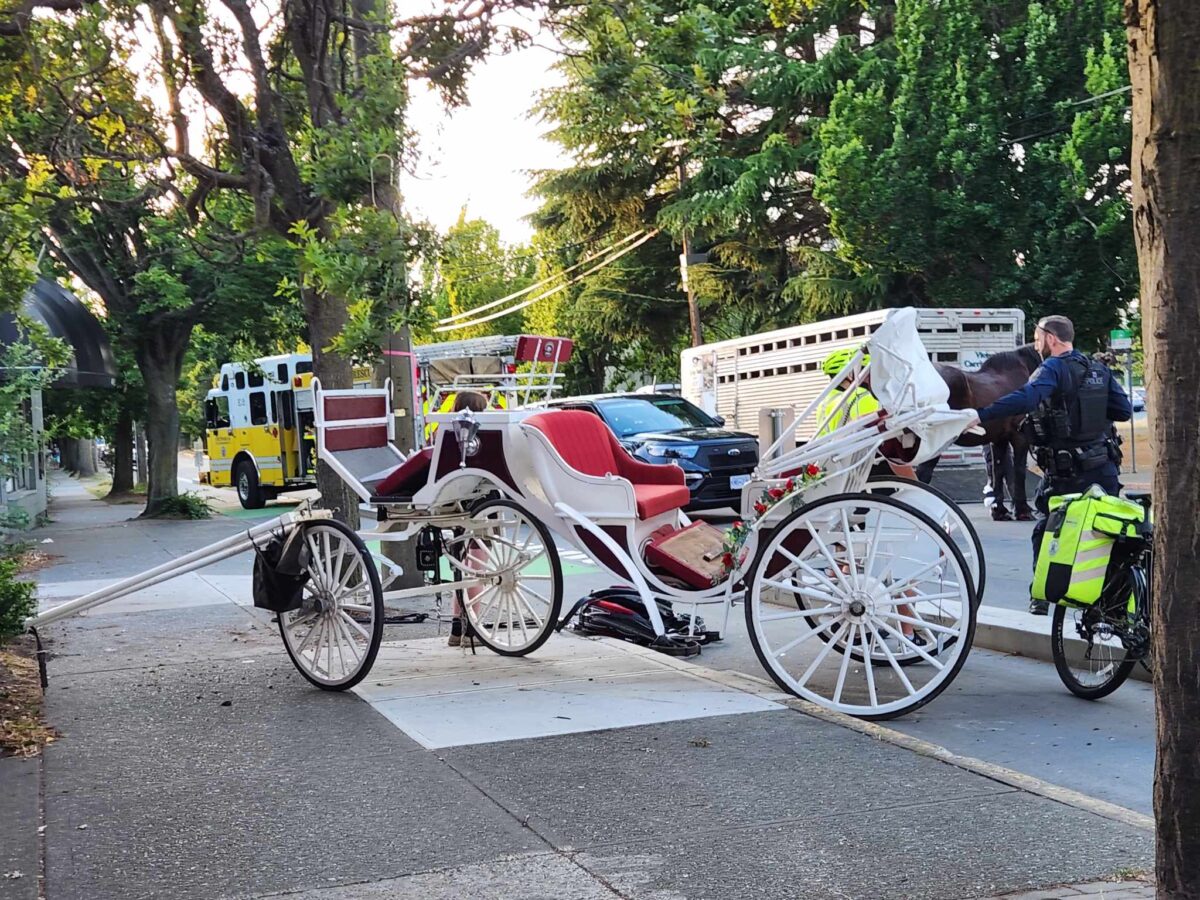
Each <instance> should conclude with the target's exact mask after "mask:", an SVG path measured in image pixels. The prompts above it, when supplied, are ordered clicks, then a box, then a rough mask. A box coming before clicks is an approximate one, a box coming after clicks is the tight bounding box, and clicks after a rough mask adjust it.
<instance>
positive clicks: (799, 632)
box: [746, 494, 976, 719]
mask: <svg viewBox="0 0 1200 900" xmlns="http://www.w3.org/2000/svg"><path fill="white" fill-rule="evenodd" d="M748 584H749V591H748V594H747V598H746V625H747V629H748V630H749V632H750V639H751V642H752V643H753V645H754V651H755V653H757V654H758V658H759V661H760V662H761V663H762V665H763V667H764V668H765V669H766V670H767V671H768V672H769V673H770V675H771V677H772V678H773V679H774V680H775V682H776V683H777V684H778V685H779V686H780V687H782V688H783V689H784V690H786V691H789V692H790V693H792V694H795V695H796V696H798V697H803V698H804V699H806V700H810V701H812V702H813V703H816V704H818V705H820V706H823V707H825V708H827V709H834V710H837V711H839V712H844V713H849V714H850V715H854V716H859V717H861V718H866V719H890V718H895V717H896V716H901V715H904V714H905V713H908V712H911V711H913V710H915V709H917V708H919V707H921V706H923V705H924V704H926V703H928V702H929V701H930V700H932V699H933V698H934V697H936V696H937V695H938V694H939V693H941V692H942V691H943V690H944V689H945V688H946V686H947V685H948V684H949V683H950V682H951V681H953V680H954V677H955V676H956V675H957V674H958V671H959V669H961V668H962V665H963V663H964V662H965V661H966V658H967V653H968V652H969V651H970V648H971V641H972V640H973V638H974V635H975V613H976V603H975V597H974V586H973V584H972V582H971V578H970V574H969V571H968V568H967V564H966V562H965V560H964V559H963V555H962V552H961V551H960V550H959V549H958V547H957V545H956V544H955V543H954V541H952V540H951V539H950V538H949V537H948V536H947V535H946V532H945V530H944V529H942V528H941V527H940V526H939V525H938V523H937V522H935V521H934V520H933V519H932V518H930V517H929V516H928V515H926V514H925V513H923V512H921V511H920V510H918V509H916V508H915V507H912V506H910V505H908V504H906V503H903V502H901V501H899V500H895V499H892V498H891V497H882V496H876V495H872V494H837V495H834V496H832V497H827V498H825V499H823V500H819V501H817V502H815V503H811V504H808V505H806V506H802V507H800V508H799V509H797V510H796V511H795V512H793V513H792V514H791V515H789V516H788V517H787V518H786V519H784V520H783V522H782V523H780V525H779V526H778V527H777V528H776V529H775V530H774V531H773V532H772V533H771V534H770V536H769V537H768V538H767V540H766V543H765V544H764V546H763V548H762V550H761V551H760V552H759V554H758V558H757V560H756V561H755V565H754V570H753V572H752V573H751V575H750V577H749V579H748ZM913 635H924V636H925V638H926V639H925V640H924V642H918V641H914V640H913ZM863 647H865V648H866V650H867V655H868V656H870V657H877V656H878V657H881V658H882V659H883V660H884V665H883V666H877V665H872V664H871V663H864V662H863V661H862V655H863V654H862V650H861V648H863ZM847 648H851V650H852V651H857V652H849V653H847V652H844V651H845V650H846V649H847ZM835 650H836V651H838V652H834V651H835ZM899 651H903V653H904V654H906V655H912V656H915V657H916V658H917V659H916V661H915V664H907V665H906V664H902V662H901V657H899V656H898V655H897V654H898V652H899ZM855 657H857V659H856V658H855Z"/></svg>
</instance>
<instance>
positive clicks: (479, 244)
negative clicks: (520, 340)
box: [421, 207, 537, 340]
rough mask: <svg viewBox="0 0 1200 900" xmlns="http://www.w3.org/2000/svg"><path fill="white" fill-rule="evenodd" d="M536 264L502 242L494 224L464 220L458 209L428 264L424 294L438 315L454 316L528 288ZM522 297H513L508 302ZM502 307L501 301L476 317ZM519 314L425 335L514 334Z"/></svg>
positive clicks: (519, 249) (518, 327)
mask: <svg viewBox="0 0 1200 900" xmlns="http://www.w3.org/2000/svg"><path fill="white" fill-rule="evenodd" d="M536 266H537V260H536V258H535V257H534V255H533V254H531V253H530V252H529V248H527V247H521V246H517V247H507V246H505V245H504V244H503V243H502V242H501V240H500V232H499V231H497V230H496V228H495V227H494V226H492V225H489V224H488V223H487V222H485V221H484V220H483V219H468V218H467V210H466V207H463V209H462V211H461V212H460V213H459V217H458V221H457V222H456V223H455V224H454V225H453V226H451V227H450V228H449V229H448V230H447V231H446V234H445V235H444V236H443V237H442V240H441V244H440V247H439V250H438V255H437V261H436V263H435V264H434V265H431V266H429V267H428V268H429V278H428V284H427V286H426V292H427V294H428V295H429V296H430V298H431V299H432V302H433V307H434V310H435V311H436V312H437V313H438V316H439V318H441V317H446V316H455V315H458V314H460V313H465V312H469V311H470V310H473V309H476V308H478V307H480V306H483V305H485V304H487V303H489V302H491V301H493V300H498V299H500V298H501V297H506V296H508V295H509V294H513V293H516V292H517V291H520V290H523V289H524V288H526V287H529V286H530V285H531V284H532V283H533V281H534V278H533V275H534V271H535V269H536ZM530 296H533V294H532V292H531V294H530ZM522 299H525V298H524V297H522V298H517V299H515V300H513V303H519V302H520V301H521V300H522ZM504 308H506V305H502V306H500V307H497V308H496V309H494V310H487V311H485V312H483V313H481V315H484V316H486V315H489V314H491V313H492V312H499V311H500V310H502V309H504ZM524 318H525V317H524V316H523V315H522V311H521V310H518V311H517V312H514V313H510V314H509V315H505V316H500V317H499V318H496V319H493V320H492V321H490V322H482V323H480V324H478V325H468V326H467V327H465V328H456V329H454V330H453V331H448V332H439V333H437V334H436V335H432V334H431V335H428V336H430V337H432V339H433V340H458V339H461V338H472V337H482V336H484V335H489V334H519V333H520V332H521V329H522V328H523V327H524ZM460 321H464V322H465V321H469V320H468V319H462V320H460ZM421 336H422V337H425V336H427V335H424V334H422V335H421Z"/></svg>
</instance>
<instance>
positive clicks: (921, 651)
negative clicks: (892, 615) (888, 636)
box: [896, 630, 946, 672]
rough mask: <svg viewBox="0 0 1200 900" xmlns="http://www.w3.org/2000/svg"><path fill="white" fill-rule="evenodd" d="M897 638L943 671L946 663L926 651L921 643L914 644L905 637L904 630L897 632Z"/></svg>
mask: <svg viewBox="0 0 1200 900" xmlns="http://www.w3.org/2000/svg"><path fill="white" fill-rule="evenodd" d="M896 639H897V640H898V641H900V643H902V644H904V645H905V646H907V647H908V648H909V649H910V650H912V651H914V652H915V653H916V654H917V656H919V657H921V659H923V660H925V662H927V663H929V664H930V665H931V666H933V667H934V668H935V669H937V670H938V671H939V672H940V671H942V669H944V668H946V665H945V663H942V662H939V661H938V660H936V659H934V658H933V657H932V656H930V655H929V654H928V653H926V652H925V649H924V648H923V647H921V645H920V644H914V643H913V642H912V641H910V640H909V639H908V638H907V637H905V636H904V631H903V630H898V631H897V632H896Z"/></svg>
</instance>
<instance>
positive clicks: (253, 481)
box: [233, 459, 267, 509]
mask: <svg viewBox="0 0 1200 900" xmlns="http://www.w3.org/2000/svg"><path fill="white" fill-rule="evenodd" d="M233 483H234V484H235V485H236V486H237V495H238V501H239V502H240V503H241V504H242V508H243V509H262V508H263V507H264V506H266V505H267V495H266V493H265V492H264V491H263V488H262V486H261V485H260V484H259V483H258V470H257V469H255V468H254V463H252V462H250V460H248V459H241V460H238V463H237V465H236V466H234V469H233Z"/></svg>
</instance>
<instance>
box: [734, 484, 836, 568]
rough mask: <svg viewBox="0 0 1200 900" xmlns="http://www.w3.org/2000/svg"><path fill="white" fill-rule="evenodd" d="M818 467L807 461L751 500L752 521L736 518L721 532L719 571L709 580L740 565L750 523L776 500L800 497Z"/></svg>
mask: <svg viewBox="0 0 1200 900" xmlns="http://www.w3.org/2000/svg"><path fill="white" fill-rule="evenodd" d="M821 474H822V473H821V469H820V467H819V466H815V465H813V464H811V463H810V464H809V465H807V466H805V468H804V470H803V471H801V472H800V473H798V474H797V475H793V476H792V477H791V478H789V479H788V480H787V481H786V482H784V483H783V485H782V486H781V487H772V488H767V489H766V490H765V491H763V492H762V494H761V495H760V496H759V498H758V499H757V500H755V501H754V521H752V522H744V521H742V520H741V519H738V520H737V521H735V522H734V523H733V525H732V526H731V527H730V528H729V530H728V531H726V532H725V539H724V541H723V542H722V547H723V549H724V553H723V554H722V556H721V566H722V571H721V572H720V573H719V574H718V575H717V576H716V577H714V578H713V584H720V583H721V582H722V581H724V580H725V579H726V578H728V577H729V573H730V572H732V571H733V570H734V569H735V568H740V567H741V566H742V565H743V564H744V563H745V562H746V553H747V552H748V551H747V550H746V547H745V544H746V540H747V539H748V538H749V537H750V532H751V531H753V530H754V524H755V522H757V521H758V520H759V519H761V518H762V517H763V516H764V515H766V514H767V513H768V512H769V511H770V510H771V508H772V507H773V506H775V505H776V504H777V503H779V502H781V501H783V500H787V499H788V498H791V500H792V504H793V506H794V505H795V504H796V502H797V501H798V500H799V499H800V496H799V494H800V492H801V491H802V490H803V489H804V488H806V487H808V486H809V485H810V484H812V483H813V482H814V481H817V480H819V479H820V478H821Z"/></svg>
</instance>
